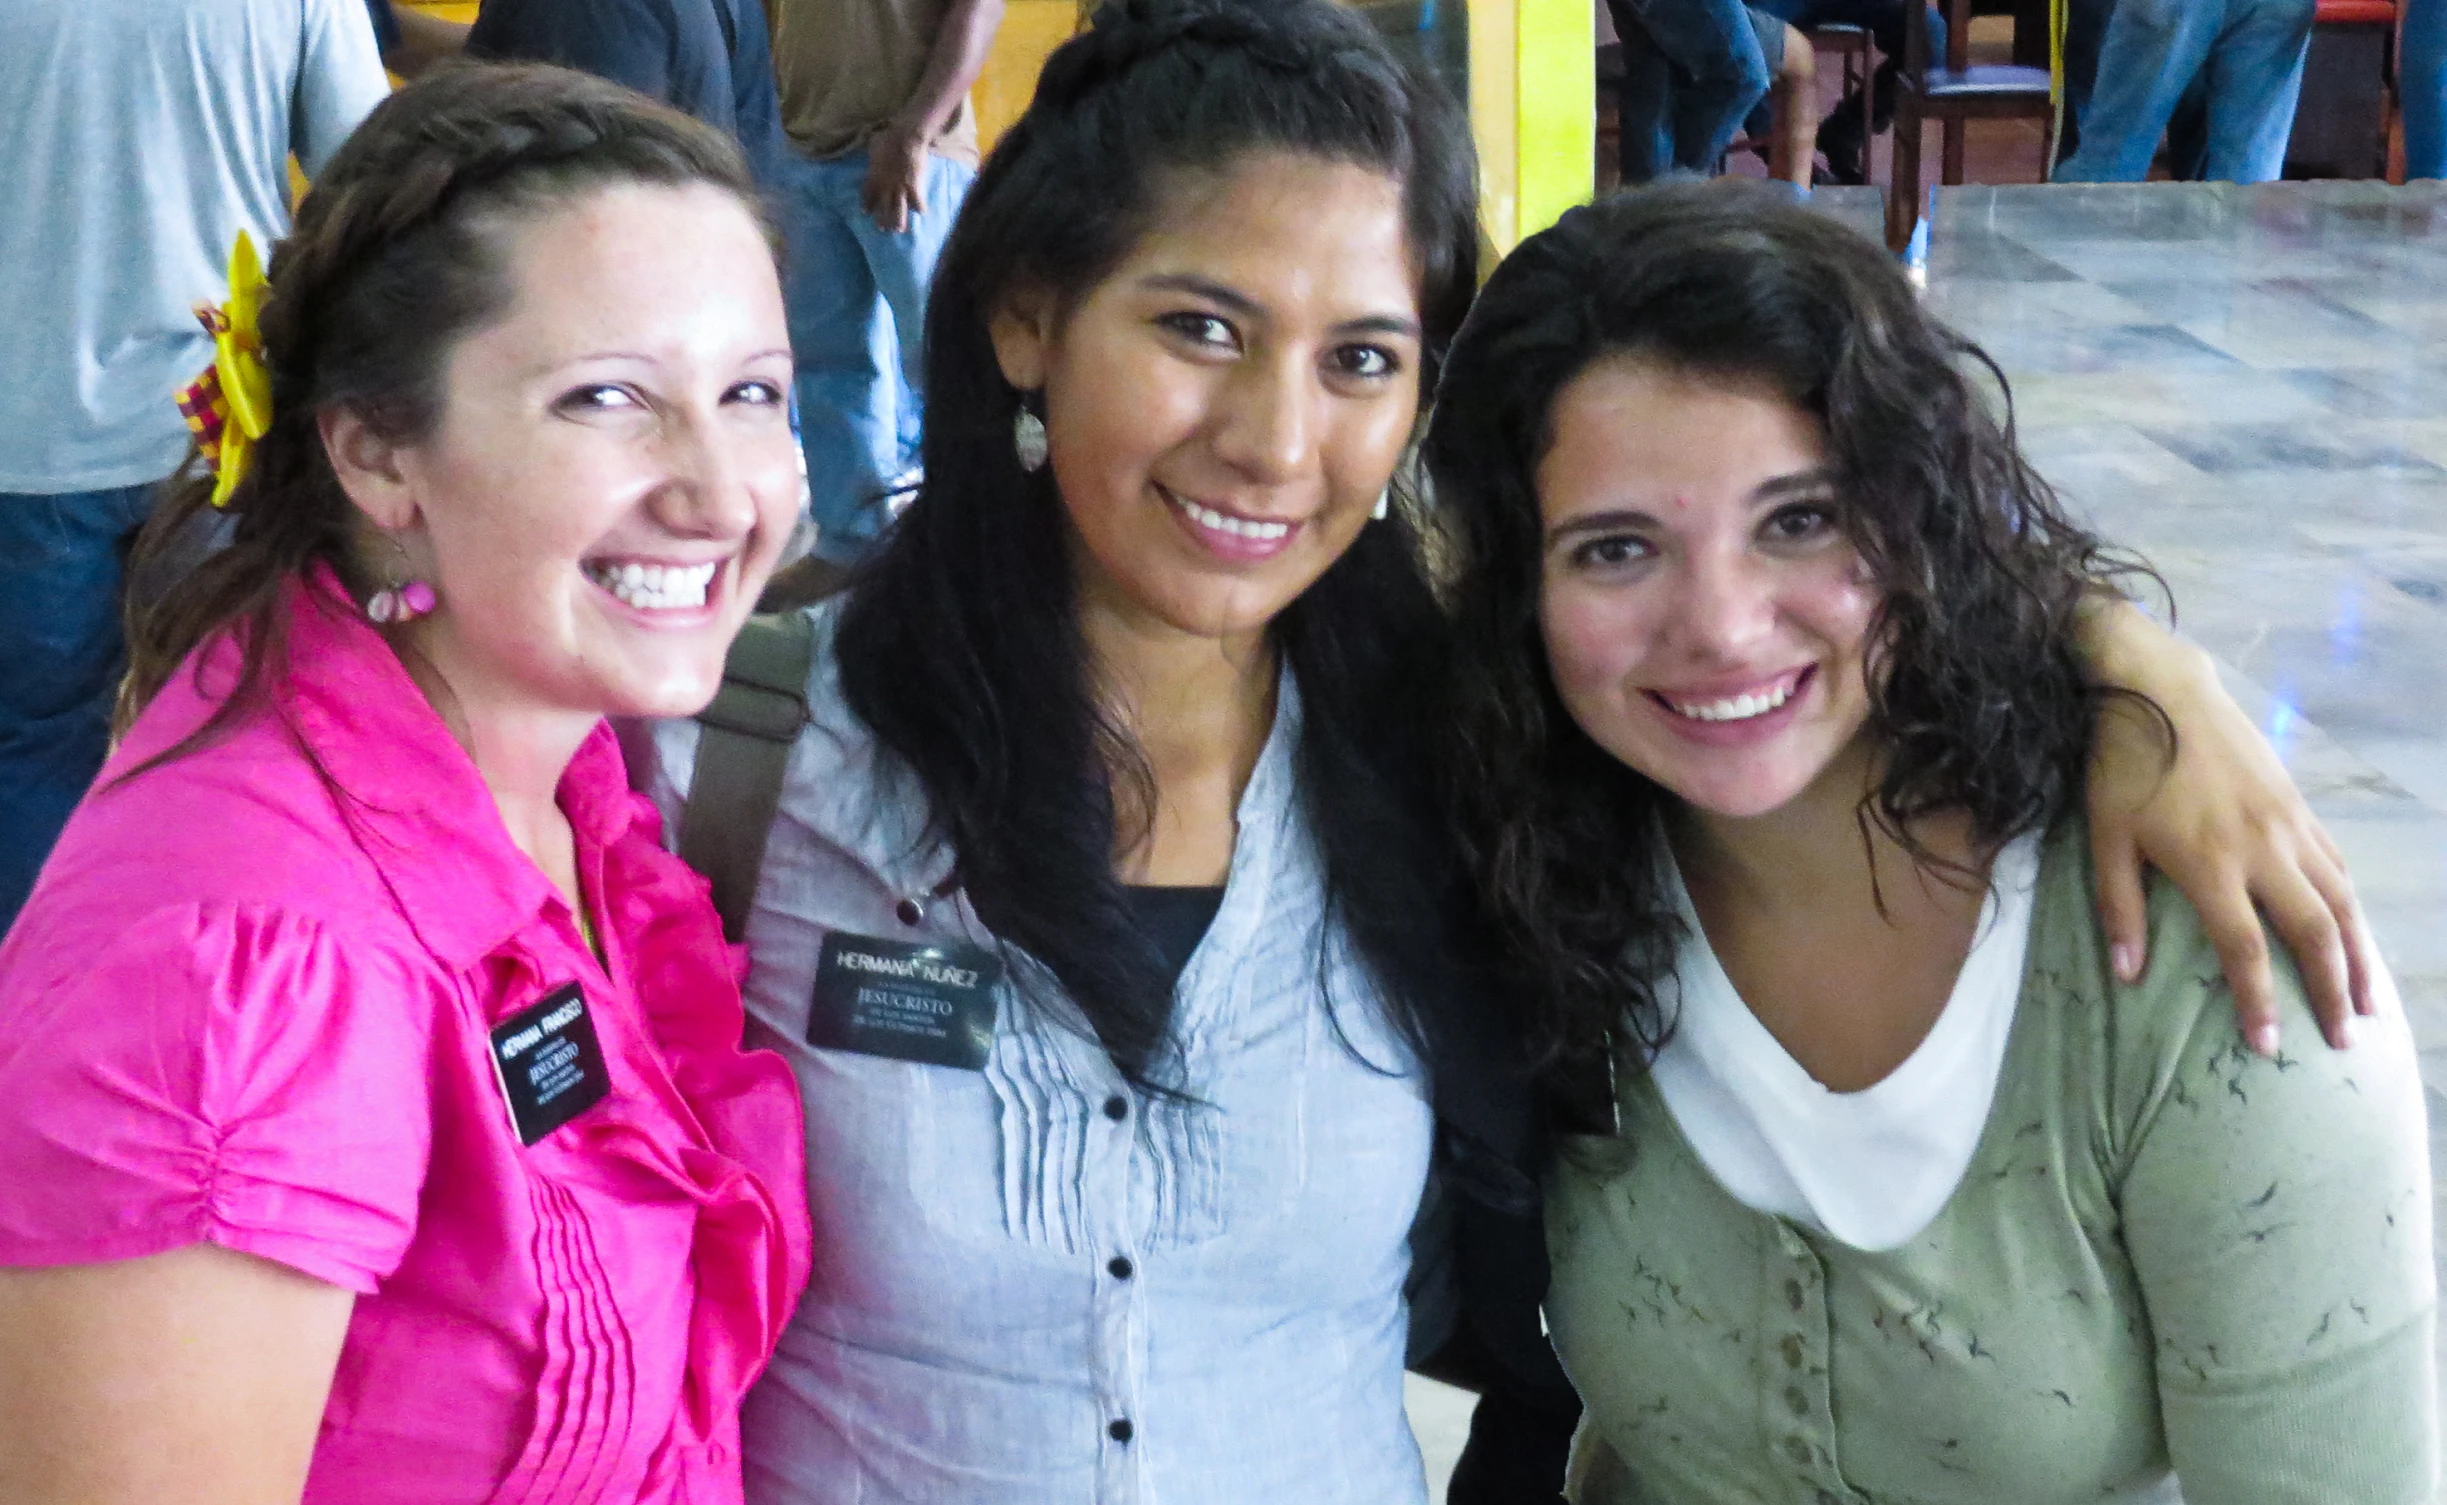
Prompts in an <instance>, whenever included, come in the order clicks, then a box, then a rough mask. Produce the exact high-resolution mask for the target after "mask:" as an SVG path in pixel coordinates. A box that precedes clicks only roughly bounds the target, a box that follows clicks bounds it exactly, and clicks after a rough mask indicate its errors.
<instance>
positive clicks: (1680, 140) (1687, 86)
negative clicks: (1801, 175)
mask: <svg viewBox="0 0 2447 1505" xmlns="http://www.w3.org/2000/svg"><path fill="white" fill-rule="evenodd" d="M1626 21H1628V22H1630V23H1631V24H1632V25H1633V26H1636V27H1638V28H1639V29H1641V30H1642V31H1644V32H1646V33H1647V35H1648V39H1649V41H1650V42H1651V43H1653V44H1654V45H1655V48H1656V50H1657V51H1658V52H1659V53H1661V54H1663V55H1664V58H1665V61H1666V62H1667V63H1668V64H1669V65H1670V67H1669V69H1668V72H1669V74H1670V75H1671V77H1670V79H1669V83H1670V87H1669V88H1668V90H1667V104H1666V107H1665V118H1666V119H1667V120H1668V121H1669V122H1670V123H1671V125H1670V129H1671V132H1672V136H1673V143H1674V145H1673V160H1672V163H1671V165H1672V166H1674V167H1678V168H1681V169H1683V170H1684V171H1687V172H1701V173H1708V172H1714V171H1715V170H1716V165H1717V162H1718V160H1719V159H1721V158H1722V157H1723V156H1724V155H1725V149H1726V148H1727V147H1729V146H1731V145H1732V144H1733V138H1734V137H1735V135H1737V134H1739V133H1740V131H1741V129H1742V122H1743V121H1744V120H1745V119H1747V118H1748V117H1749V115H1750V112H1751V111H1752V110H1753V109H1755V108H1757V106H1758V103H1759V101H1760V100H1762V99H1764V98H1766V97H1767V83H1768V80H1767V61H1766V59H1765V58H1764V57H1762V56H1761V55H1760V52H1759V38H1758V33H1757V32H1755V31H1753V30H1752V29H1751V25H1750V15H1749V12H1747V11H1746V10H1744V9H1743V7H1742V4H1741V0H1622V3H1621V4H1620V5H1619V6H1617V8H1616V10H1615V29H1616V31H1617V32H1618V33H1620V32H1622V31H1623V29H1624V23H1625V22H1626ZM1631 51H1632V48H1631V45H1630V44H1629V42H1628V41H1627V42H1626V43H1625V44H1624V48H1623V53H1624V66H1625V68H1626V70H1627V71H1628V69H1629V68H1630V65H1631ZM1630 94H1631V89H1630V81H1629V80H1628V79H1626V81H1625V89H1624V97H1625V99H1626V101H1628V100H1629V98H1630ZM1628 123H1629V121H1628V119H1626V124H1628ZM1628 150H1629V149H1628V148H1627V149H1626V155H1628ZM1624 181H1625V182H1629V181H1631V176H1630V172H1629V170H1628V168H1627V169H1626V170H1625V173H1624Z"/></svg>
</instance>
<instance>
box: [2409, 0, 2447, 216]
mask: <svg viewBox="0 0 2447 1505" xmlns="http://www.w3.org/2000/svg"><path fill="white" fill-rule="evenodd" d="M2404 17H2405V50H2404V59H2403V62H2402V64H2401V67H2402V70H2403V71H2402V73H2401V74H2400V77H2402V79H2403V80H2404V107H2405V178H2406V180H2407V181H2411V180H2412V179H2415V178H2447V0H2409V3H2408V4H2407V5H2406V6H2405V8H2404Z"/></svg>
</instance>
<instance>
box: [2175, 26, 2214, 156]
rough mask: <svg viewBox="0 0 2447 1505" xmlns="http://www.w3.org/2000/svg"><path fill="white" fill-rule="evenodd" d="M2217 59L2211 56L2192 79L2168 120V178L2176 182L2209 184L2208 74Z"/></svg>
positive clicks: (2212, 54)
mask: <svg viewBox="0 0 2447 1505" xmlns="http://www.w3.org/2000/svg"><path fill="white" fill-rule="evenodd" d="M2216 56H2217V54H2216V53H2215V52H2214V51H2213V52H2212V53H2211V54H2210V57H2211V58H2212V60H2213V61H2212V63H2211V65H2210V67H2205V68H2203V69H2201V71H2200V73H2199V74H2198V75H2197V76H2195V77H2194V78H2193V80H2192V87H2191V88H2189V89H2186V90H2185V91H2184V97H2183V98H2182V99H2180V100H2178V101H2176V104H2175V113H2174V114H2172V115H2169V116H2168V117H2167V144H2166V157H2167V176H2169V177H2171V178H2173V179H2174V180H2175V181H2176V182H2178V183H2205V182H2207V181H2209V75H2210V72H2211V70H2212V68H2214V67H2215V62H2214V59H2215V58H2216Z"/></svg>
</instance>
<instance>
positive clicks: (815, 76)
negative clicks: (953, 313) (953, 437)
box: [772, 0, 1003, 564]
mask: <svg viewBox="0 0 2447 1505" xmlns="http://www.w3.org/2000/svg"><path fill="white" fill-rule="evenodd" d="M772 14H773V62H774V69H775V72H776V74H777V76H778V80H779V83H780V85H781V100H782V124H783V126H784V128H785V129H786V130H787V131H788V132H789V134H790V141H791V144H792V145H793V146H795V147H796V148H797V149H798V152H799V160H795V161H793V162H791V163H790V164H789V168H788V178H789V182H788V187H787V189H786V190H785V192H784V193H783V195H782V198H783V201H784V207H783V211H782V218H783V222H784V226H785V229H786V230H787V232H788V235H789V240H790V249H791V260H790V267H789V271H788V273H787V281H786V283H785V285H784V292H785V293H786V294H787V296H788V300H789V305H790V343H791V348H792V349H793V350H794V351H795V352H796V354H797V357H798V395H799V413H800V423H801V430H800V438H801V442H802V443H803V444H804V446H805V448H806V452H807V477H808V484H809V488H810V496H811V498H812V500H813V508H814V514H815V520H816V524H817V526H818V528H819V529H820V532H819V535H818V538H817V542H816V552H817V553H818V554H819V555H821V556H823V557H825V558H827V559H830V560H832V561H833V562H834V563H837V564H848V563H851V562H853V561H855V560H856V559H857V558H858V556H859V555H860V554H862V553H864V552H865V551H866V549H867V548H868V546H869V545H871V544H872V543H873V542H874V539H875V535H876V534H877V533H878V532H879V531H880V530H881V527H882V524H883V521H884V516H885V513H884V509H883V506H882V505H881V499H882V496H883V494H884V493H885V492H886V491H887V490H890V489H891V488H892V487H893V486H894V485H895V484H896V483H897V482H898V481H899V480H900V479H901V477H902V476H903V475H904V474H905V473H906V472H907V471H909V470H910V469H911V468H912V467H913V466H915V465H916V463H917V457H918V434H919V427H920V422H921V420H922V419H923V417H924V412H925V409H924V398H923V395H922V389H921V381H920V377H919V361H918V349H919V339H920V335H921V333H922V331H923V329H924V327H925V318H926V288H927V284H928V283H930V282H931V281H933V280H934V273H935V258H936V257H937V256H938V255H940V254H941V253H942V250H943V241H944V237H945V236H947V235H949V234H950V233H951V227H952V220H953V219H954V217H956V216H957V215H958V214H959V212H960V203H961V200H962V199H964V198H966V197H967V195H968V191H969V183H970V181H971V180H972V179H974V178H975V177H976V176H977V122H976V120H975V118H974V117H973V116H972V115H971V113H970V111H969V107H968V94H969V86H970V85H971V84H973V83H975V82H976V81H977V74H978V72H979V70H981V69H982V68H984V67H985V62H986V55H987V53H988V52H989V51H991V50H992V48H993V45H994V33H995V30H996V28H998V27H1000V26H1001V25H1002V18H1003V0H774V4H773V7H772Z"/></svg>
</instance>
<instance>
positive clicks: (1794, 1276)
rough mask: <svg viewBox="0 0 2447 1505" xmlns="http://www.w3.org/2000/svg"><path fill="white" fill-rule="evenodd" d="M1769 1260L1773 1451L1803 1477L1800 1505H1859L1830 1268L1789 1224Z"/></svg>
mask: <svg viewBox="0 0 2447 1505" xmlns="http://www.w3.org/2000/svg"><path fill="white" fill-rule="evenodd" d="M1766 1255H1767V1257H1766V1259H1765V1261H1764V1268H1763V1273H1764V1275H1765V1279H1766V1285H1767V1291H1766V1293H1765V1300H1764V1302H1763V1307H1764V1310H1765V1311H1766V1312H1767V1314H1768V1320H1767V1322H1766V1324H1765V1326H1766V1332H1767V1335H1768V1344H1767V1348H1768V1352H1767V1353H1766V1354H1764V1355H1762V1358H1761V1364H1760V1368H1759V1376H1760V1388H1761V1391H1762V1393H1761V1395H1760V1397H1759V1402H1760V1406H1759V1415H1760V1417H1761V1418H1762V1420H1763V1422H1764V1424H1765V1426H1766V1429H1767V1434H1768V1437H1769V1439H1770V1442H1769V1445H1770V1446H1771V1447H1772V1448H1773V1449H1774V1450H1775V1452H1776V1453H1777V1455H1778V1456H1780V1457H1782V1458H1783V1459H1784V1460H1785V1461H1786V1462H1787V1463H1789V1464H1791V1465H1792V1467H1793V1468H1794V1469H1795V1470H1796V1472H1797V1475H1798V1476H1799V1478H1798V1480H1797V1484H1798V1487H1797V1489H1796V1492H1795V1494H1794V1497H1793V1498H1794V1500H1795V1502H1796V1505H1852V1501H1853V1500H1854V1495H1853V1492H1852V1489H1851V1486H1849V1485H1848V1484H1846V1483H1845V1482H1844V1478H1843V1472H1842V1470H1841V1468H1840V1467H1839V1456H1838V1453H1837V1449H1836V1440H1835V1397H1834V1392H1833V1387H1832V1383H1831V1381H1832V1376H1833V1373H1834V1369H1833V1365H1832V1364H1831V1363H1830V1362H1829V1358H1830V1354H1829V1350H1830V1349H1831V1347H1832V1345H1833V1338H1834V1333H1833V1329H1832V1325H1831V1318H1830V1316H1829V1314H1828V1310H1827V1272H1826V1266H1825V1264H1824V1263H1823V1262H1822V1261H1821V1260H1820V1259H1819V1257H1818V1253H1817V1251H1816V1250H1814V1249H1812V1248H1811V1247H1810V1244H1809V1241H1808V1240H1807V1239H1805V1238H1803V1237H1802V1236H1801V1233H1800V1231H1799V1230H1798V1229H1796V1228H1795V1227H1794V1226H1793V1225H1792V1224H1791V1223H1790V1222H1788V1221H1786V1220H1784V1219H1782V1218H1779V1219H1777V1220H1776V1241H1775V1247H1774V1248H1772V1249H1770V1250H1768V1251H1766Z"/></svg>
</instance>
